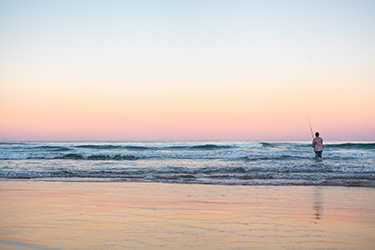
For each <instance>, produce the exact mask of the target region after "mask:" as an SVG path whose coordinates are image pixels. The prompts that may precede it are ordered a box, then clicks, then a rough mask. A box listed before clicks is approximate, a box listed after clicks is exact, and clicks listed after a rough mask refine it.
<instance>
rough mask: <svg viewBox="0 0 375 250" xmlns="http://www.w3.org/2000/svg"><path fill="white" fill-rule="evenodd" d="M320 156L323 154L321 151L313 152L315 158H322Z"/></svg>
mask: <svg viewBox="0 0 375 250" xmlns="http://www.w3.org/2000/svg"><path fill="white" fill-rule="evenodd" d="M322 154H323V151H318V152H316V151H315V157H319V158H322Z"/></svg>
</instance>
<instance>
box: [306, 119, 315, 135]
mask: <svg viewBox="0 0 375 250" xmlns="http://www.w3.org/2000/svg"><path fill="white" fill-rule="evenodd" d="M307 120H308V121H309V126H310V132H311V137H312V138H313V140H314V133H313V130H312V127H311V122H310V118H309V116H307Z"/></svg>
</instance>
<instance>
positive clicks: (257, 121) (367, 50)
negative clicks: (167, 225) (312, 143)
mask: <svg viewBox="0 0 375 250" xmlns="http://www.w3.org/2000/svg"><path fill="white" fill-rule="evenodd" d="M339 3H340V6H341V7H340V10H342V12H341V11H333V10H335V9H337V8H334V7H335V6H331V7H329V6H328V7H327V6H320V5H319V4H317V5H314V6H310V3H298V4H297V3H294V2H290V3H289V2H287V3H285V4H283V5H282V6H278V4H277V3H274V5H275V6H273V8H276V7H277V9H278V10H280V11H278V12H277V13H274V14H275V16H274V17H273V18H272V19H268V18H266V19H265V18H264V16H268V14H267V15H265V14H266V13H269V11H272V6H268V5H263V4H261V3H258V4H255V3H251V2H247V1H244V2H241V3H239V6H237V7H234V6H227V5H226V4H224V5H225V6H221V5H220V6H219V5H218V6H216V7H215V11H217V12H215V11H214V12H212V11H213V10H212V8H211V7H212V6H209V5H207V3H200V2H197V3H193V5H194V6H195V5H199V6H200V8H197V10H193V9H189V8H188V9H186V8H182V6H180V5H183V4H182V3H170V5H171V6H169V7H170V8H172V9H173V8H176V9H175V10H176V13H175V12H171V13H170V12H169V11H168V10H167V9H168V8H161V7H160V6H159V5H158V6H154V4H153V3H152V1H151V2H150V3H149V4H150V5H152V6H153V8H155V9H157V10H158V11H159V12H153V11H151V10H150V9H147V8H145V6H143V5H138V4H137V3H133V4H127V3H117V5H119V6H116V8H114V7H115V6H114V5H113V4H112V5H111V4H109V5H107V4H105V3H101V4H99V5H100V6H86V7H87V8H88V9H87V10H86V9H85V8H84V9H85V11H87V12H85V13H84V14H85V16H86V18H87V20H86V19H82V15H81V14H82V13H80V11H78V10H79V9H80V8H78V9H77V6H75V7H74V8H73V6H70V5H71V4H70V3H66V4H62V5H61V6H59V7H58V8H57V7H56V6H55V5H56V3H30V6H18V5H14V4H13V3H12V1H9V2H7V1H5V2H4V6H3V8H4V9H5V10H6V12H4V11H3V12H1V13H3V16H2V17H1V18H0V21H2V23H4V25H3V26H1V27H0V34H2V37H4V39H3V40H2V41H0V52H1V55H2V57H0V66H1V67H0V141H3V140H310V130H309V127H308V123H307V116H310V120H311V122H312V125H313V128H314V130H319V131H320V132H321V133H322V135H324V138H325V139H329V140H375V129H374V128H375V115H374V110H375V101H374V100H375V84H374V82H375V76H374V73H373V72H374V67H375V65H374V60H373V59H374V57H375V54H374V50H373V49H372V48H373V42H372V41H373V39H374V38H375V33H374V32H373V30H374V29H373V23H375V20H374V16H375V14H374V13H373V11H371V10H372V9H373V8H371V6H372V4H370V3H368V2H366V1H358V3H357V2H356V3H341V2H339ZM79 4H81V3H78V5H79ZM332 4H333V3H332ZM34 5H35V6H34ZM284 5H285V6H284ZM333 5H334V4H333ZM368 5H371V6H368ZM29 7H30V8H29ZM31 7H33V8H31ZM60 7H61V8H67V12H66V13H67V14H61V13H60V12H56V10H58V9H59V8H60ZM164 7H165V6H164ZM185 7H186V6H185ZM196 7H197V6H196ZM159 8H160V9H159ZM127 9H129V10H130V9H131V10H133V11H132V12H131V13H138V14H137V15H135V14H130V12H129V13H127V12H126V11H125V10H127ZM374 9H375V8H374ZM31 10H35V12H33V11H31ZM102 10H106V11H107V12H102ZM117 10H122V11H125V12H126V13H127V14H126V15H125V14H123V13H121V14H120V13H118V12H117ZM177 10H178V11H177ZM254 10H256V11H255V12H254ZM293 10H297V11H296V12H293ZM343 10H346V11H347V12H345V11H343ZM150 11H151V12H150ZM291 11H292V12H293V15H290V14H291V13H290V12H291ZM20 13H23V14H22V16H21V14H20ZM103 13H112V14H111V15H109V16H110V17H111V18H109V16H108V19H105V20H103V23H98V22H97V15H99V14H100V15H104V16H106V15H107V14H103ZM218 13H220V15H218ZM249 13H252V14H251V15H250V14H249ZM68 14H70V16H69V20H70V19H71V20H72V21H71V23H70V22H67V21H66V15H68ZM192 14H194V15H195V16H196V17H197V20H191V18H190V17H191V15H192ZM348 15H349V16H351V18H347V17H348ZM0 16H1V15H0ZM316 16H319V17H320V18H318V20H316V21H315V23H312V22H311V20H312V19H314V20H315V19H316V18H315V17H316ZM219 17H220V18H219ZM312 17H314V18H312ZM112 18H113V19H112ZM169 18H170V19H169ZM50 19H51V22H45V20H50ZM12 20H18V24H16V23H14V22H13V21H12ZM332 20H340V21H337V22H333V21H332ZM353 20H355V21H353ZM90 21H91V22H90ZM372 21H373V22H372ZM129 23H131V24H132V25H131V26H129ZM28 24H30V25H31V26H32V27H29V26H27V25H28ZM22 25H24V26H22ZM103 25H104V26H103ZM306 26H307V27H308V28H309V29H308V30H309V32H308V33H306V32H305V30H306V29H305V27H306ZM25 27H26V28H25ZM27 27H29V28H30V29H29V28H27ZM327 27H331V28H330V30H327ZM332 29H334V30H336V32H335V33H332V32H331V30H332ZM369 30H370V31H372V32H368V31H369ZM281 31H282V33H280V32H281ZM155 32H156V33H155ZM35 34H39V36H37V35H35ZM25 37H27V39H25Z"/></svg>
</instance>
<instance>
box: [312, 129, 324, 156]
mask: <svg viewBox="0 0 375 250" xmlns="http://www.w3.org/2000/svg"><path fill="white" fill-rule="evenodd" d="M312 146H313V148H314V151H315V157H319V158H322V153H323V139H322V138H321V137H319V132H316V133H315V138H314V140H313V142H312Z"/></svg>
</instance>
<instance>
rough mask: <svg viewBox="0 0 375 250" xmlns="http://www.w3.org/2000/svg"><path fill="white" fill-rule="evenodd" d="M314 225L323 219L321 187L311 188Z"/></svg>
mask: <svg viewBox="0 0 375 250" xmlns="http://www.w3.org/2000/svg"><path fill="white" fill-rule="evenodd" d="M313 202H314V206H313V208H314V212H315V213H314V223H316V224H318V223H319V220H321V219H323V191H322V187H314V188H313Z"/></svg>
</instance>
